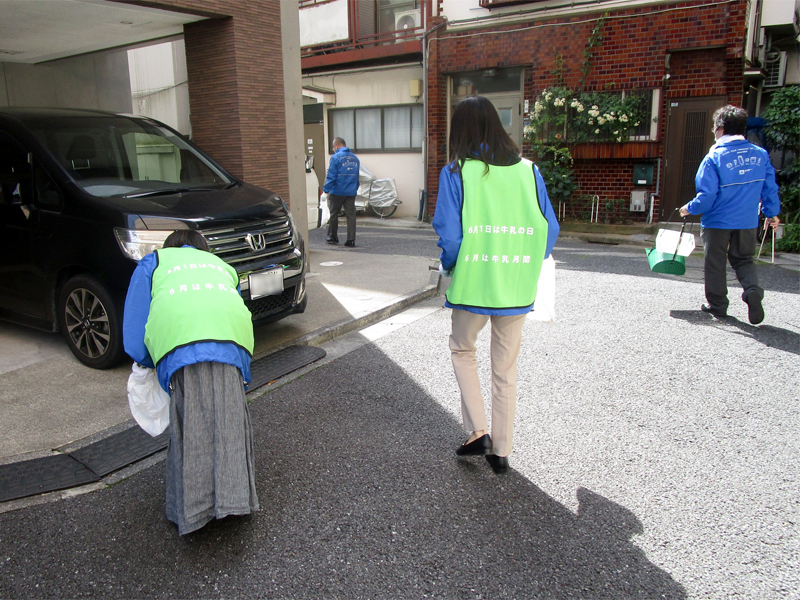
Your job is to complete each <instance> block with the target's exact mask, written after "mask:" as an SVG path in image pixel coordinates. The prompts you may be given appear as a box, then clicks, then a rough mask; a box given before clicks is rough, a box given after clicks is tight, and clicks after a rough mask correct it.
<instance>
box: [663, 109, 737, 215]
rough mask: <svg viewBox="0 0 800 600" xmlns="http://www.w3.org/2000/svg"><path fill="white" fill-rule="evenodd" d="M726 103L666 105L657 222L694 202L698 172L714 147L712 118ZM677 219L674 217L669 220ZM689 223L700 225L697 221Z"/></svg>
mask: <svg viewBox="0 0 800 600" xmlns="http://www.w3.org/2000/svg"><path fill="white" fill-rule="evenodd" d="M725 103H726V98H725V97H724V96H714V97H711V98H686V99H675V100H670V101H669V107H668V112H667V136H666V152H665V164H664V191H663V193H662V194H661V212H660V215H659V220H660V221H666V220H667V219H669V217H670V215H672V213H673V211H674V210H675V209H676V208H680V207H681V206H683V205H684V204H686V203H687V202H689V200H691V199H692V198H694V195H695V186H694V178H695V175H696V174H697V168H698V167H699V166H700V163H701V162H702V160H703V157H705V155H706V154H707V153H708V150H709V148H710V147H711V146H712V144H713V143H714V131H713V129H714V119H713V114H714V111H715V110H717V109H718V108H720V107H721V106H724V105H725ZM676 219H679V217H678V215H677V214H676V215H674V216H673V217H672V220H673V221H674V220H676ZM689 220H690V221H699V217H690V219H689Z"/></svg>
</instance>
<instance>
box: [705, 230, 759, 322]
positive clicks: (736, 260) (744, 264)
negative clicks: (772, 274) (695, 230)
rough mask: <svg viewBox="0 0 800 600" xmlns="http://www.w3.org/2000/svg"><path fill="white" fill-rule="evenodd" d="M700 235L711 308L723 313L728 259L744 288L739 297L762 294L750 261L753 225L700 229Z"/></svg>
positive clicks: (725, 302)
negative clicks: (751, 227) (737, 227)
mask: <svg viewBox="0 0 800 600" xmlns="http://www.w3.org/2000/svg"><path fill="white" fill-rule="evenodd" d="M701 237H702V238H703V251H704V253H705V284H706V300H708V305H709V306H710V307H711V309H712V310H714V311H719V312H721V313H723V314H725V313H726V312H727V310H728V283H727V275H726V269H727V264H726V263H728V262H730V264H731V267H733V271H734V272H735V273H736V279H738V280H739V283H740V284H741V285H742V288H743V290H744V291H743V292H742V300H744V299H745V298H746V297H747V295H748V294H750V293H756V294H758V295H759V298H763V297H764V290H763V289H762V288H761V287H759V285H758V273H757V272H756V265H755V264H754V263H753V254H755V251H756V229H703V231H702V233H701Z"/></svg>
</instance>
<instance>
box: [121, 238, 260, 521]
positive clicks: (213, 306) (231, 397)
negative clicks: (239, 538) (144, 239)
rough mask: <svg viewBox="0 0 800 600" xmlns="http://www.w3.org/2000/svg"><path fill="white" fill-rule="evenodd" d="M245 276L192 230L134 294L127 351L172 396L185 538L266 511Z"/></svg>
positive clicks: (138, 276)
mask: <svg viewBox="0 0 800 600" xmlns="http://www.w3.org/2000/svg"><path fill="white" fill-rule="evenodd" d="M238 287H239V276H238V274H237V273H236V270H235V269H234V268H233V267H231V266H230V265H228V264H226V263H225V262H224V261H222V260H221V259H219V258H217V257H216V256H214V255H213V254H211V253H210V252H209V248H208V243H207V242H206V240H205V238H203V236H202V235H201V234H200V233H198V232H196V231H191V230H186V229H184V230H178V231H175V232H174V233H172V234H170V236H169V237H168V238H167V239H166V241H165V242H164V247H163V248H162V249H160V250H156V251H155V252H152V253H150V254H148V255H147V256H145V257H144V258H142V260H140V261H139V264H138V265H137V267H136V270H135V271H134V273H133V277H132V278H131V283H130V286H129V287H128V295H127V298H126V300H125V312H124V317H123V343H124V345H125V351H126V352H127V353H128V354H129V355H130V357H131V358H133V360H135V361H136V362H137V363H139V364H140V365H143V366H145V367H150V368H155V369H156V372H157V374H158V380H159V383H160V384H161V387H162V388H164V390H166V391H168V392H169V393H170V409H169V418H170V424H169V446H168V447H167V461H166V462H167V464H166V476H165V479H166V487H167V502H166V504H167V518H168V519H169V520H170V521H172V522H173V523H175V524H176V525H177V526H178V532H179V533H180V535H184V534H186V533H190V532H192V531H195V530H197V529H199V528H201V527H203V526H204V525H205V524H206V523H208V522H209V521H210V520H211V519H215V518H216V519H221V518H223V517H226V516H228V515H245V514H249V513H250V512H252V511H256V510H258V508H259V505H258V496H257V495H256V487H255V469H254V465H253V443H252V430H251V426H250V414H249V412H248V408H247V400H246V398H245V388H244V386H245V384H246V383H247V382H249V381H250V360H251V357H252V354H253V322H252V316H251V314H250V311H249V310H248V309H247V307H246V306H245V304H244V301H243V300H242V297H241V295H240V293H239V289H238Z"/></svg>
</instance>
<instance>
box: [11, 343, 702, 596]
mask: <svg viewBox="0 0 800 600" xmlns="http://www.w3.org/2000/svg"><path fill="white" fill-rule="evenodd" d="M250 406H251V416H252V421H253V428H254V432H255V443H254V446H255V455H256V472H257V488H258V493H259V499H260V502H261V507H262V509H261V511H260V512H259V513H257V514H255V515H251V516H249V517H245V518H229V519H225V520H222V521H215V522H212V523H211V524H209V525H208V526H206V527H205V528H203V529H201V530H200V531H198V532H196V533H194V534H192V535H189V536H185V537H180V536H178V535H177V532H176V530H175V528H174V526H172V525H171V524H170V523H169V522H167V520H166V518H165V516H164V482H163V472H164V471H163V464H158V465H156V466H154V467H151V468H149V469H147V470H145V471H143V472H141V473H139V474H137V475H135V476H133V477H131V478H130V479H128V480H125V481H123V482H121V483H119V484H118V485H115V486H114V487H112V488H110V489H106V490H103V491H101V492H97V493H92V494H87V495H84V496H80V497H76V498H72V499H70V500H68V501H61V502H57V503H53V504H47V505H43V506H38V507H34V508H28V509H23V510H18V511H15V512H10V513H5V514H0V553H1V554H0V555H2V556H3V557H5V558H4V560H5V562H4V564H3V566H2V573H3V577H2V579H0V597H2V598H22V597H25V598H32V597H77V596H85V595H92V596H93V597H96V598H103V597H107V598H121V597H124V598H127V597H210V596H214V597H225V598H232V597H247V598H293V599H295V598H309V599H315V600H316V599H318V598H348V599H350V598H423V597H435V598H454V599H462V598H463V599H466V598H547V599H567V598H591V599H593V600H597V599H609V600H611V599H613V600H620V599H626V598H637V599H650V598H653V599H655V598H660V599H670V600H672V599H683V598H686V597H687V594H686V591H685V590H684V588H683V587H682V586H681V585H680V584H679V583H678V582H676V581H675V580H674V579H673V578H672V577H671V576H670V575H669V574H668V573H667V572H666V571H664V570H662V569H661V568H659V567H658V566H656V565H654V564H653V563H651V562H650V561H649V560H648V558H647V556H646V555H645V554H644V553H643V552H642V551H641V550H640V549H639V548H638V547H637V546H636V544H635V536H637V535H638V534H641V533H642V532H643V526H642V523H641V522H640V521H639V519H638V518H637V517H636V515H634V514H633V513H632V512H631V511H629V510H628V509H626V508H625V507H623V506H620V505H619V504H616V503H614V502H612V501H610V500H609V499H607V498H604V497H603V496H601V495H599V494H596V493H594V492H592V491H591V490H588V489H578V490H576V494H577V500H578V502H579V507H578V510H577V513H576V512H573V511H571V510H569V509H568V508H567V507H565V506H564V505H562V504H560V503H559V502H557V501H556V500H554V499H553V498H552V497H550V496H549V495H548V494H546V493H545V492H544V491H542V489H540V488H539V487H538V486H537V485H536V484H535V482H532V481H530V480H529V479H527V478H526V477H525V476H523V475H522V474H521V473H519V472H517V471H515V470H514V469H513V466H514V465H513V456H512V464H511V466H512V469H511V470H510V471H509V472H508V473H506V474H505V475H503V476H497V475H495V474H494V473H493V472H492V471H491V470H490V469H489V467H488V465H487V463H486V461H485V460H484V459H483V457H469V458H462V459H459V458H457V457H456V456H455V453H454V450H455V448H456V447H457V445H458V444H459V443H460V442H461V441H462V436H463V431H462V429H461V427H460V425H459V423H457V421H456V419H455V418H454V417H453V415H451V414H450V413H449V412H447V411H446V410H445V409H443V408H442V407H441V406H440V405H439V404H437V403H436V402H435V400H433V399H432V398H431V397H430V396H429V395H428V394H427V393H426V392H425V391H424V389H423V388H421V387H420V386H419V385H417V384H416V383H415V381H414V379H413V378H412V377H411V376H409V374H408V373H406V372H405V371H404V370H403V369H401V368H400V367H398V366H397V365H395V364H394V363H393V362H392V361H391V360H390V359H388V358H387V356H386V355H384V354H383V353H382V352H380V350H379V349H377V348H376V347H375V346H374V345H372V344H368V345H366V346H363V347H362V348H359V349H358V350H356V351H354V352H352V353H350V354H348V355H346V356H344V357H342V358H340V359H337V360H334V361H332V362H330V363H328V364H326V365H323V366H321V367H320V368H318V369H316V370H314V371H311V372H309V373H308V374H306V375H305V376H303V377H301V378H299V379H296V380H294V381H293V382H291V383H289V384H287V385H284V386H282V387H279V388H277V389H273V390H271V391H269V392H267V393H266V394H264V395H263V396H260V397H257V398H255V399H254V401H253V402H252V404H251V405H250ZM55 539H57V540H58V543H53V541H54V540H55Z"/></svg>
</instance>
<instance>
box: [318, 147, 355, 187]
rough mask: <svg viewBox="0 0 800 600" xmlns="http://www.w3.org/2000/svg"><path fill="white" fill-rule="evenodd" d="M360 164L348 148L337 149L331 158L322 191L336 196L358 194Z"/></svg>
mask: <svg viewBox="0 0 800 600" xmlns="http://www.w3.org/2000/svg"><path fill="white" fill-rule="evenodd" d="M360 168H361V163H360V162H359V160H358V157H357V156H356V155H355V154H353V153H352V152H350V148H339V149H338V150H337V151H336V152H335V153H334V155H333V156H331V164H330V165H328V176H327V177H326V178H325V185H324V186H323V187H322V191H323V192H325V193H326V194H334V195H336V196H355V195H356V194H357V193H358V173H359V170H360Z"/></svg>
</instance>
